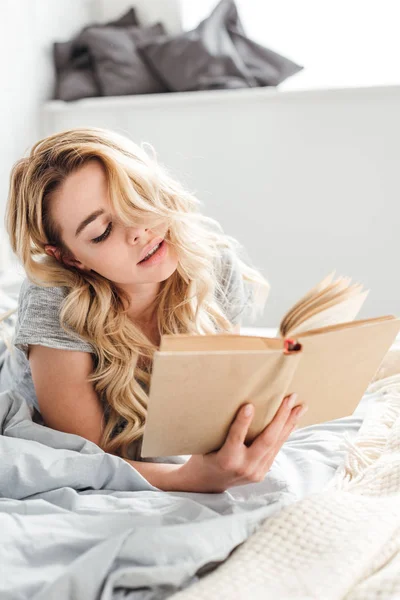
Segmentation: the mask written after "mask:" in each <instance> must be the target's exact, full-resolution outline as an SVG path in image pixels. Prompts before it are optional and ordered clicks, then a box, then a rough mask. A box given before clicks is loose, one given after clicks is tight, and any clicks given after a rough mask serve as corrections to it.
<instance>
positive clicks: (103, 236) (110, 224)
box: [90, 223, 112, 244]
mask: <svg viewBox="0 0 400 600" xmlns="http://www.w3.org/2000/svg"><path fill="white" fill-rule="evenodd" d="M111 229H112V223H109V224H108V225H107V229H106V230H105V232H104V233H102V234H101V235H99V237H97V238H94V239H93V240H90V241H91V242H92V243H93V244H99V243H100V242H103V241H104V240H106V239H107V238H108V236H109V235H110V233H111Z"/></svg>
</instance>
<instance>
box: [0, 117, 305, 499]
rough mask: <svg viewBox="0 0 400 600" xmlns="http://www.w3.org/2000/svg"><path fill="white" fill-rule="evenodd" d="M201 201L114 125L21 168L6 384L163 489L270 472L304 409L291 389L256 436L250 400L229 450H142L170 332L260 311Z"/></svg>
mask: <svg viewBox="0 0 400 600" xmlns="http://www.w3.org/2000/svg"><path fill="white" fill-rule="evenodd" d="M198 204H199V202H198V200H196V199H195V198H194V197H193V196H192V195H190V194H189V193H188V192H187V191H185V190H184V189H183V187H182V186H181V185H179V184H178V183H177V182H176V181H174V180H173V179H172V178H171V177H170V176H169V175H168V174H167V173H166V171H165V170H164V169H163V168H161V167H160V165H158V164H157V162H156V161H155V160H154V158H150V157H149V156H148V155H147V154H146V152H145V151H144V150H143V149H142V148H140V147H138V146H137V145H136V144H134V143H133V142H132V141H130V140H128V139H127V138H125V137H123V136H121V135H119V134H116V133H114V132H111V131H107V130H103V129H98V128H89V129H87V128H86V129H83V128H81V129H73V130H69V131H65V132H61V133H58V134H55V135H52V136H49V137H47V138H46V139H43V140H40V141H39V142H37V143H36V144H35V145H34V146H33V148H32V150H31V152H30V154H29V156H28V157H26V158H22V159H21V160H20V161H18V162H17V163H16V164H15V165H14V167H13V170H12V173H11V184H10V194H9V200H8V205H7V211H6V227H7V231H8V234H9V237H10V242H11V246H12V249H13V251H14V252H15V253H16V255H17V256H18V258H19V259H20V261H21V263H22V265H23V267H24V269H25V272H26V275H27V278H26V279H25V281H24V282H23V284H22V287H21V292H20V296H19V306H18V318H17V323H16V328H15V335H14V340H13V342H14V346H15V348H13V352H12V353H10V355H9V356H7V360H6V361H5V365H3V368H2V371H1V381H0V388H1V389H5V388H6V387H8V388H10V387H13V388H14V389H16V390H18V391H20V392H21V394H22V395H23V396H24V397H25V398H26V400H27V402H28V403H29V404H31V405H32V406H33V407H34V409H36V412H37V414H40V415H41V418H42V422H43V423H44V424H46V425H47V426H49V427H52V428H54V429H59V430H61V431H65V432H70V433H75V434H78V435H81V436H82V437H84V438H86V439H88V440H91V441H93V442H94V443H96V444H98V445H99V446H101V447H102V448H103V449H104V450H105V451H107V452H110V453H114V454H117V455H119V456H121V457H122V458H123V459H124V460H127V461H128V462H130V464H131V465H132V466H134V468H135V469H137V470H138V471H139V472H140V473H141V474H142V475H143V476H144V477H146V478H147V479H148V480H149V481H150V483H152V484H153V485H154V486H156V487H159V488H160V489H163V490H183V491H198V492H220V491H223V490H225V489H227V488H228V487H231V486H234V485H241V484H244V483H247V482H251V481H259V480H261V479H262V478H264V476H265V474H266V472H267V471H268V470H269V468H270V466H271V464H272V462H273V460H274V458H275V456H276V454H277V452H278V450H279V449H280V447H281V445H282V444H283V442H284V441H285V440H286V439H287V437H288V435H289V434H290V432H291V431H292V430H293V428H294V427H295V425H296V422H297V420H298V418H299V415H300V412H301V410H304V408H305V407H303V408H302V407H301V406H300V407H297V408H296V409H293V405H294V402H295V398H294V397H288V398H286V399H285V401H284V402H282V406H281V407H280V410H279V411H278V413H277V415H276V417H275V419H274V420H273V422H272V423H271V424H270V425H269V426H268V427H267V428H266V429H265V430H264V432H262V433H261V434H260V435H259V436H258V438H256V440H254V442H253V443H252V445H251V446H249V447H247V446H246V445H245V444H244V440H245V437H246V432H247V430H248V427H249V425H250V422H251V419H252V413H253V407H252V405H251V403H247V404H246V405H245V406H243V407H242V408H241V410H240V411H239V412H238V415H237V416H236V419H235V420H234V422H233V423H232V426H231V428H230V431H229V434H228V436H227V439H226V442H225V444H224V446H223V447H222V448H221V450H219V451H218V452H214V453H210V454H207V455H205V456H197V455H196V456H191V457H190V458H189V459H188V460H186V461H184V462H183V463H182V462H181V463H180V464H173V463H172V464H171V461H169V462H162V463H158V462H151V461H144V460H140V446H141V438H142V434H143V429H144V424H145V419H146V406H147V399H148V389H149V381H150V376H151V365H152V356H153V353H154V351H155V350H156V349H157V347H158V345H159V343H160V337H161V335H162V334H164V333H168V334H171V333H172V334H174V333H190V334H195V335H198V334H209V333H218V332H234V331H239V323H240V318H241V315H242V314H243V311H244V310H245V308H246V306H247V305H248V304H249V301H250V299H251V300H252V302H253V306H254V307H255V310H256V309H257V308H260V307H262V305H263V303H264V302H265V298H266V295H267V293H268V287H269V286H268V283H267V282H266V281H265V279H264V278H263V277H262V276H261V275H260V274H259V273H258V272H257V271H256V270H255V269H253V268H251V267H249V266H248V265H246V264H245V263H244V262H243V261H242V260H241V259H240V258H239V256H238V255H237V253H236V251H235V247H236V246H237V245H238V244H237V242H236V240H234V239H233V238H231V237H229V236H227V235H225V234H224V233H223V232H222V229H221V227H220V225H219V224H218V223H217V222H216V221H214V220H213V219H210V218H207V217H205V216H203V215H202V214H201V213H200V211H199V208H198ZM250 296H251V298H250ZM165 401H166V402H168V398H166V399H165ZM243 401H244V402H245V401H246V399H243ZM166 460H168V459H166Z"/></svg>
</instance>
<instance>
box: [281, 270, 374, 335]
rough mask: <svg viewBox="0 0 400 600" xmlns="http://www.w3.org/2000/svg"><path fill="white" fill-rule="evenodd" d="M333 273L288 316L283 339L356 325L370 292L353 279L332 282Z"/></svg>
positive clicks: (285, 320) (283, 320) (286, 316)
mask: <svg viewBox="0 0 400 600" xmlns="http://www.w3.org/2000/svg"><path fill="white" fill-rule="evenodd" d="M332 278H333V273H331V274H330V275H328V277H326V278H325V279H323V280H322V281H321V282H320V283H319V284H318V285H317V286H315V287H314V288H312V289H311V290H310V291H309V292H307V294H305V295H304V296H303V298H301V300H299V301H298V302H297V303H296V304H295V305H294V306H293V307H292V308H291V309H290V310H289V311H288V312H287V313H286V315H285V316H284V318H283V319H282V321H281V324H280V328H279V335H280V336H281V337H287V336H288V335H289V334H290V335H292V334H294V333H296V332H300V331H301V332H304V331H307V330H308V329H314V328H318V327H324V326H329V325H333V324H335V323H341V322H346V321H352V320H354V319H355V318H356V316H357V314H358V313H359V311H360V309H361V307H362V305H363V304H364V302H365V299H366V297H367V295H368V291H363V289H362V285H361V284H352V283H351V279H350V278H349V277H338V278H337V279H336V280H335V281H333V280H332Z"/></svg>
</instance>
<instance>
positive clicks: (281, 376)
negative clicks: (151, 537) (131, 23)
mask: <svg viewBox="0 0 400 600" xmlns="http://www.w3.org/2000/svg"><path fill="white" fill-rule="evenodd" d="M367 294H368V291H363V289H362V286H361V285H356V284H351V281H350V279H349V278H343V277H339V278H337V279H336V280H335V279H334V273H331V274H330V275H329V276H328V277H326V278H325V279H323V280H322V281H321V282H320V283H319V284H318V285H317V286H315V287H314V288H313V289H311V290H310V291H309V292H308V293H307V294H306V295H305V296H304V297H303V298H301V300H299V302H297V303H296V304H295V305H294V306H293V307H292V308H291V309H290V310H289V311H288V312H287V313H286V315H285V316H284V317H283V319H282V321H281V323H280V327H279V337H275V338H269V337H257V336H242V335H232V334H217V335H195V336H193V335H184V334H182V335H164V336H162V339H161V344H160V349H159V350H158V351H156V352H155V354H154V362H153V371H152V377H151V382H150V394H149V403H148V414H147V420H146V425H145V431H144V436H143V446H142V456H143V457H149V456H153V457H156V456H172V455H176V454H205V453H207V452H211V451H214V450H217V449H218V448H220V447H221V446H222V445H223V443H224V440H225V438H226V434H227V432H228V430H229V426H230V424H231V423H232V420H233V419H234V417H235V415H236V413H237V411H238V409H239V407H240V406H241V405H242V404H244V403H245V402H252V404H254V406H255V414H254V417H253V420H252V423H251V426H250V429H249V433H248V436H247V438H246V443H251V441H252V440H253V439H254V438H255V437H256V436H257V435H258V434H259V433H260V432H261V431H262V430H263V429H264V428H265V427H266V426H267V425H268V423H270V422H271V420H272V419H273V417H274V415H275V413H276V412H277V410H278V408H279V406H280V404H281V402H282V400H283V398H284V396H286V395H288V394H291V393H293V392H297V394H298V400H297V403H298V404H300V403H303V402H304V403H306V404H307V405H308V407H309V410H308V411H307V413H306V414H305V415H304V416H303V417H302V418H301V419H300V421H299V424H298V426H299V427H304V426H306V425H313V424H316V423H322V422H325V421H330V420H332V419H337V418H340V417H344V416H347V415H350V414H352V413H353V411H354V410H355V408H356V406H357V404H358V403H359V401H360V399H361V397H362V395H363V393H364V392H365V390H366V388H367V387H368V384H369V382H370V381H371V379H372V378H373V376H374V374H375V373H376V371H377V370H378V368H379V366H380V364H381V362H382V360H383V358H384V356H385V354H386V353H387V351H388V350H389V348H390V346H391V345H392V343H393V342H394V340H395V338H396V335H397V334H398V332H399V330H400V319H398V318H396V317H394V316H392V315H386V316H382V317H378V318H373V319H366V320H358V321H354V319H355V317H356V316H357V314H358V312H359V311H360V309H361V307H362V305H363V303H364V301H365V299H366V297H367Z"/></svg>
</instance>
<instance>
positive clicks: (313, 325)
mask: <svg viewBox="0 0 400 600" xmlns="http://www.w3.org/2000/svg"><path fill="white" fill-rule="evenodd" d="M368 293H369V292H368V291H365V292H363V294H360V295H359V296H355V297H354V298H348V299H347V300H346V301H345V302H341V303H340V304H336V305H335V304H334V305H333V306H331V307H329V308H327V309H326V310H324V311H322V312H317V313H316V314H314V315H313V316H311V317H310V318H308V319H307V320H306V321H304V322H303V323H301V324H299V325H298V326H297V327H294V328H293V329H291V330H290V331H289V332H288V333H287V335H290V336H292V335H298V334H299V333H304V332H306V331H309V330H311V329H317V328H321V327H328V326H330V325H336V324H338V323H346V322H347V321H354V319H355V318H356V316H357V315H358V313H359V312H360V310H361V307H362V305H363V304H364V302H365V299H366V297H367V295H368Z"/></svg>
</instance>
